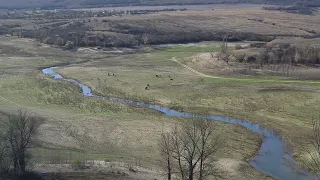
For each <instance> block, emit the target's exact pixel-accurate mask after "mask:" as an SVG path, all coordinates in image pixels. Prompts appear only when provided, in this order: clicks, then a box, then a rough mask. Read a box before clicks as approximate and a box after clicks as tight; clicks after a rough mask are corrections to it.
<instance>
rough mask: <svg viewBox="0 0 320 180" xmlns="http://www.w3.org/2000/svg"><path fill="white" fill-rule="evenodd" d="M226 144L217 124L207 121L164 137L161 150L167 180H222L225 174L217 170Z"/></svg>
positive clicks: (189, 124) (192, 122) (193, 122)
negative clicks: (216, 179) (212, 178)
mask: <svg viewBox="0 0 320 180" xmlns="http://www.w3.org/2000/svg"><path fill="white" fill-rule="evenodd" d="M224 142H225V141H224V139H223V138H222V137H221V136H219V130H218V128H217V125H216V123H214V122H212V121H210V120H204V119H196V118H195V119H192V120H190V121H188V122H184V123H183V124H182V125H180V126H175V127H174V128H173V129H172V130H171V131H170V132H167V133H163V134H162V135H161V139H160V141H159V149H160V153H161V156H162V160H161V165H162V167H163V168H164V169H165V171H166V173H167V179H168V180H171V179H173V177H180V178H181V179H183V180H193V179H198V180H204V179H207V177H208V176H215V177H218V176H219V177H220V176H221V173H222V172H221V171H220V170H219V169H218V168H217V167H216V166H217V162H216V161H217V159H216V156H217V153H218V152H219V151H220V150H222V148H223V147H224Z"/></svg>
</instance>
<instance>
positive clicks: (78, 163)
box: [71, 159, 85, 170]
mask: <svg viewBox="0 0 320 180" xmlns="http://www.w3.org/2000/svg"><path fill="white" fill-rule="evenodd" d="M71 167H72V168H73V169H75V170H79V169H84V168H85V162H84V161H82V160H80V159H74V160H72V161H71Z"/></svg>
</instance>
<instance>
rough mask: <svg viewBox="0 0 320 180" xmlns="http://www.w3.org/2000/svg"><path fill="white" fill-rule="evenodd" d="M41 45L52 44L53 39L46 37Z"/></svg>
mask: <svg viewBox="0 0 320 180" xmlns="http://www.w3.org/2000/svg"><path fill="white" fill-rule="evenodd" d="M43 43H45V44H54V41H53V39H52V38H51V37H47V38H46V39H45V40H44V41H43Z"/></svg>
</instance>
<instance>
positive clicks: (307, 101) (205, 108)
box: [58, 47, 320, 160]
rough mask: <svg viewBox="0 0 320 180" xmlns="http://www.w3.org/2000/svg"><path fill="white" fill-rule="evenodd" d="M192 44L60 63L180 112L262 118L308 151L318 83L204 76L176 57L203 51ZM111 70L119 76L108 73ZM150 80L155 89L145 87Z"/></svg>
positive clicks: (97, 87)
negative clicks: (102, 58)
mask: <svg viewBox="0 0 320 180" xmlns="http://www.w3.org/2000/svg"><path fill="white" fill-rule="evenodd" d="M190 49H192V48H190V47H189V48H181V47H178V48H177V49H175V48H170V49H167V50H164V51H156V52H151V53H145V54H137V55H123V56H118V57H112V58H107V59H104V60H101V61H92V62H90V63H86V64H83V65H81V66H75V67H66V68H59V69H58V72H60V73H62V74H63V75H65V76H67V77H72V78H75V79H77V80H79V81H80V82H83V83H84V84H87V85H89V86H90V87H92V88H93V90H94V91H96V92H98V93H100V94H103V95H109V96H116V97H130V96H131V97H134V98H136V99H139V100H141V101H145V100H149V99H152V102H154V103H156V104H161V105H163V106H166V107H170V108H173V109H176V110H180V111H188V112H194V113H205V114H213V115H224V116H231V117H236V118H239V119H244V120H248V121H251V122H256V123H259V124H261V125H263V126H265V127H268V128H271V129H275V130H276V131H278V132H280V133H281V135H282V136H283V137H285V138H286V139H287V141H288V142H290V143H291V144H292V145H293V147H294V155H295V158H296V159H298V160H299V157H300V156H303V155H304V152H303V151H302V145H301V144H304V143H303V142H306V140H307V139H308V135H309V134H310V132H311V126H312V120H313V117H314V116H315V115H316V114H317V113H319V111H318V109H319V108H320V103H319V101H320V95H319V93H318V89H319V84H318V83H310V82H308V81H288V80H283V79H282V78H280V77H268V76H262V77H256V78H255V77H249V78H245V77H244V78H242V79H240V80H239V79H237V78H222V79H215V78H202V77H200V76H198V75H197V74H194V73H193V72H191V71H189V70H187V69H185V68H184V67H182V66H180V65H179V64H177V63H175V62H173V61H171V60H170V59H171V58H172V57H177V59H179V60H180V61H181V62H183V61H184V58H186V57H188V56H192V55H195V54H196V53H197V52H196V50H195V51H191V52H190V51H188V50H190ZM184 50H185V52H184ZM214 50H217V49H216V47H206V48H202V49H201V51H200V52H212V51H214ZM170 56H171V57H170ZM108 73H114V74H115V75H116V76H115V77H113V76H108ZM83 74H85V76H83ZM156 75H161V77H156ZM171 79H172V80H171ZM147 84H149V85H150V90H145V87H146V86H147ZM119 92H120V93H119Z"/></svg>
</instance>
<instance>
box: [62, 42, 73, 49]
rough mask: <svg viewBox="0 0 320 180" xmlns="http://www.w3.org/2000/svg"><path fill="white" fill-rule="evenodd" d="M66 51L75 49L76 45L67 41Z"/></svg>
mask: <svg viewBox="0 0 320 180" xmlns="http://www.w3.org/2000/svg"><path fill="white" fill-rule="evenodd" d="M64 47H65V48H66V49H73V48H74V43H73V42H72V41H67V42H66V45H65V46H64Z"/></svg>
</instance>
